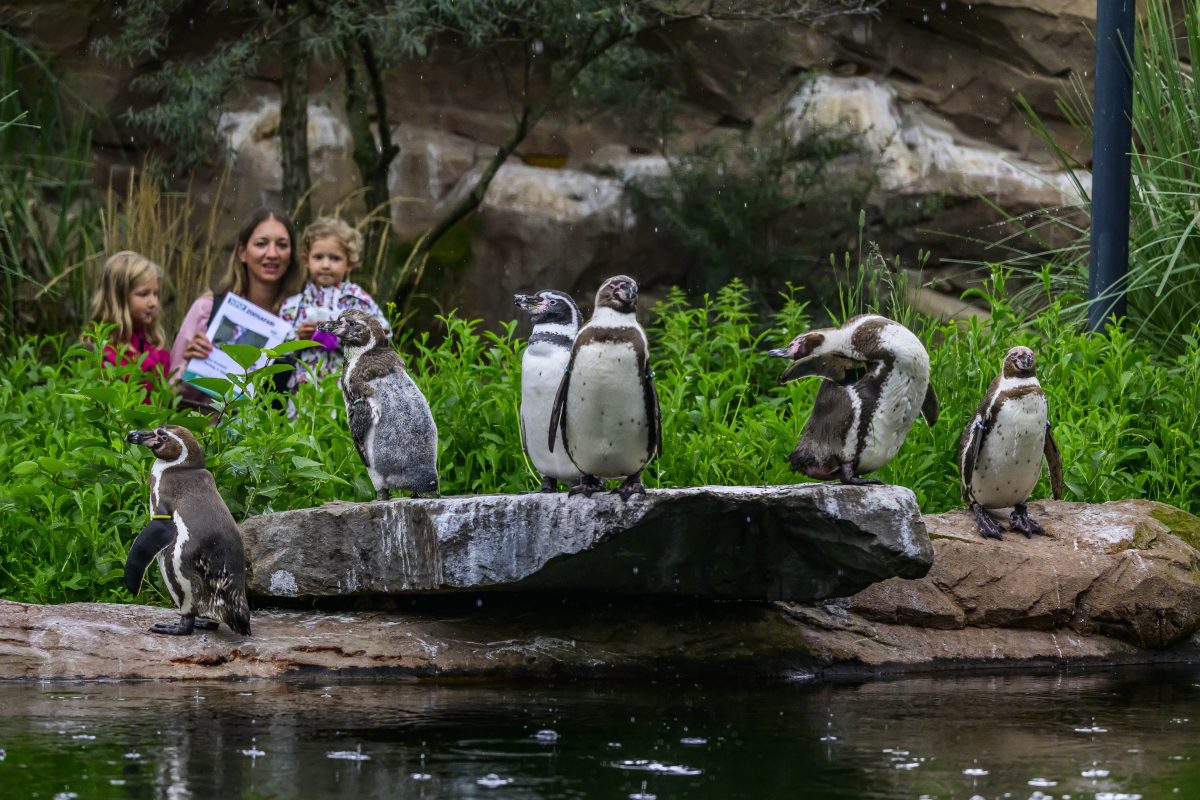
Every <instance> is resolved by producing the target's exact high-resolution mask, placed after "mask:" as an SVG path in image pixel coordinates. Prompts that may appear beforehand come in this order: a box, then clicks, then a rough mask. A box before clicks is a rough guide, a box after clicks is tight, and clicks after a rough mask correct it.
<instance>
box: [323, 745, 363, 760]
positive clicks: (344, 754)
mask: <svg viewBox="0 0 1200 800" xmlns="http://www.w3.org/2000/svg"><path fill="white" fill-rule="evenodd" d="M325 756H326V757H327V758H333V759H338V760H341V761H370V760H371V757H370V756H369V755H367V754H366V753H364V752H363V751H362V745H361V744H360V745H359V746H358V749H357V750H330V751H329V752H328V753H326V754H325Z"/></svg>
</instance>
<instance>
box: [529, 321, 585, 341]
mask: <svg viewBox="0 0 1200 800" xmlns="http://www.w3.org/2000/svg"><path fill="white" fill-rule="evenodd" d="M578 332H579V326H578V325H568V324H566V323H563V322H543V323H541V324H538V325H534V326H533V336H531V337H530V339H531V340H532V339H535V338H537V337H538V336H541V335H543V334H546V335H550V336H566V337H568V338H570V339H574V338H575V334H576V333H578Z"/></svg>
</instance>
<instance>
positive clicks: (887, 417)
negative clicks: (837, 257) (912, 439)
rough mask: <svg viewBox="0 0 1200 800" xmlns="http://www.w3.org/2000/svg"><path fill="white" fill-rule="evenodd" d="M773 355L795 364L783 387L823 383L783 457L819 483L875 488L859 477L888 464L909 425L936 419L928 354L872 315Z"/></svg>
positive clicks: (900, 329)
mask: <svg viewBox="0 0 1200 800" xmlns="http://www.w3.org/2000/svg"><path fill="white" fill-rule="evenodd" d="M770 354H771V355H773V356H779V357H782V358H790V359H792V363H791V365H790V366H788V368H787V369H785V370H784V371H783V374H782V375H780V378H779V379H780V382H781V383H788V382H789V381H794V380H796V379H798V378H804V377H809V376H817V377H820V378H822V379H823V380H822V383H821V387H820V389H818V390H817V398H816V403H815V405H814V407H813V412H812V414H811V415H810V416H809V418H808V423H807V424H806V425H805V426H804V431H803V432H802V433H801V434H800V440H799V442H798V443H797V444H796V449H795V450H793V451H792V453H791V455H789V456H788V459H789V460H790V461H791V464H792V469H794V470H795V471H797V472H803V473H804V474H805V475H808V476H809V477H810V478H815V479H817V480H831V479H835V478H836V479H839V480H841V482H842V483H847V484H854V485H863V484H872V483H880V481H878V480H864V479H862V478H860V477H858V476H860V475H864V474H866V473H868V472H874V471H876V470H879V469H882V468H883V467H884V466H886V465H887V463H888V462H889V461H891V460H892V457H893V456H895V455H896V452H897V451H898V450H899V449H900V445H901V444H903V443H904V437H906V436H907V435H908V431H909V429H910V428H911V427H912V424H913V421H914V420H915V419H916V418H917V415H918V414H920V415H921V416H922V417H923V418H924V419H925V422H926V424H928V425H933V424H934V423H935V422H937V417H938V402H937V395H936V394H935V393H934V391H933V386H932V384H930V382H929V353H927V352H926V351H925V347H924V345H922V344H921V340H920V339H918V338H917V337H916V336H915V335H914V334H913V332H912V331H910V330H909V329H908V328H906V327H904V326H903V325H901V324H900V323H899V322H896V321H894V320H890V319H888V318H887V317H881V316H878V315H875V314H864V315H862V316H858V317H854V318H853V319H851V320H848V321H847V322H846V323H845V324H843V325H842V326H841V327H838V328H821V329H818V330H813V331H809V332H807V333H803V334H801V335H800V336H797V337H796V338H795V339H793V340H792V342H791V344H790V345H788V346H787V347H784V348H779V349H776V350H771V351H770Z"/></svg>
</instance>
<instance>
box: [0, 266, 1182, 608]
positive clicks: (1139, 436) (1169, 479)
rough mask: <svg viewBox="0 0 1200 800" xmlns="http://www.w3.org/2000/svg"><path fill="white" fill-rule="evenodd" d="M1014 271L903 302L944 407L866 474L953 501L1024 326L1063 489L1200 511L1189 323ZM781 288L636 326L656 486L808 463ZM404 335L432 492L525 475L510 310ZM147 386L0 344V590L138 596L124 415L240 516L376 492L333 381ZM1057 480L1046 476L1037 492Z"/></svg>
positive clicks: (868, 295) (799, 314)
mask: <svg viewBox="0 0 1200 800" xmlns="http://www.w3.org/2000/svg"><path fill="white" fill-rule="evenodd" d="M1004 279H1005V276H1004V274H1002V273H996V274H995V276H994V277H993V280H992V282H991V283H989V284H988V287H987V289H986V291H984V292H983V293H982V297H981V298H980V299H981V300H982V301H983V302H986V303H988V304H989V305H990V306H991V309H992V312H993V316H992V320H991V322H990V324H986V325H985V324H983V323H981V322H979V321H977V320H976V321H972V322H970V323H967V324H941V323H936V322H933V321H931V320H927V319H923V318H920V317H916V316H911V317H910V318H909V324H910V325H912V326H913V327H914V329H916V330H918V331H919V333H920V335H921V336H922V338H923V339H924V340H925V342H926V344H927V347H928V348H929V351H930V355H931V359H932V369H933V383H934V387H935V389H936V391H937V393H938V396H939V399H940V401H941V407H942V414H941V418H940V419H939V421H938V423H937V425H936V426H935V427H934V428H932V429H930V428H928V427H926V426H925V425H924V423H923V422H921V421H918V422H917V423H916V424H915V425H914V426H913V429H912V432H911V433H910V434H909V437H908V439H907V441H906V442H905V444H904V446H903V447H902V448H901V449H900V452H899V454H898V455H897V456H896V458H895V459H894V460H893V461H892V463H891V464H889V465H888V466H887V468H885V469H884V470H882V471H881V472H880V473H879V474H878V477H880V478H882V479H883V480H885V481H888V482H891V483H897V484H902V485H905V486H909V487H911V488H912V489H913V490H914V491H915V492H916V495H917V498H918V501H919V502H920V504H921V507H922V508H923V509H924V510H925V511H927V512H938V511H944V510H946V509H950V508H956V507H959V506H960V500H959V496H958V474H957V467H956V465H955V455H956V449H957V444H958V437H959V434H960V433H961V431H962V428H963V426H964V425H965V424H966V423H967V420H968V419H969V418H970V416H971V414H972V413H973V411H974V409H975V406H976V404H977V403H978V402H979V399H980V398H981V397H982V395H983V392H984V390H985V389H986V387H987V384H988V382H989V381H990V380H991V379H992V377H993V376H994V375H995V374H996V372H997V371H998V370H999V369H1000V364H1001V361H1002V359H1003V357H1004V354H1005V352H1006V351H1007V350H1008V348H1010V347H1012V346H1013V345H1015V344H1025V345H1028V346H1030V347H1032V348H1033V349H1034V350H1035V352H1036V353H1037V355H1038V364H1039V366H1038V374H1039V377H1040V379H1041V381H1042V384H1043V386H1044V387H1045V388H1046V391H1047V393H1048V395H1049V397H1050V414H1051V421H1052V423H1053V425H1054V431H1055V435H1056V437H1057V439H1058V442H1059V446H1060V448H1061V449H1062V452H1063V457H1064V466H1065V474H1066V482H1067V487H1068V498H1069V499H1073V500H1086V501H1092V502H1095V501H1103V500H1109V499H1117V498H1126V497H1148V498H1152V499H1155V500H1161V501H1163V502H1167V503H1172V504H1175V505H1178V506H1180V507H1182V508H1185V509H1187V510H1189V511H1192V512H1200V454H1198V453H1197V451H1196V450H1195V447H1194V442H1195V441H1196V439H1197V433H1198V431H1197V424H1196V409H1197V408H1198V407H1200V341H1198V337H1200V330H1196V329H1193V330H1191V331H1189V332H1188V333H1187V334H1184V335H1182V336H1181V343H1182V345H1183V346H1182V348H1181V350H1182V352H1180V353H1177V354H1164V353H1163V352H1161V351H1159V350H1156V349H1153V348H1149V347H1146V346H1144V345H1142V344H1141V343H1139V342H1138V340H1137V339H1136V338H1134V337H1133V336H1131V335H1130V334H1129V333H1128V332H1126V331H1123V330H1114V331H1113V332H1112V335H1111V336H1109V337H1095V336H1089V335H1085V334H1080V333H1078V332H1077V330H1076V329H1075V328H1074V327H1073V326H1071V325H1070V324H1068V323H1066V322H1064V320H1063V317H1062V315H1061V314H1060V313H1059V311H1060V309H1059V308H1058V307H1057V305H1056V303H1055V301H1054V300H1053V299H1047V301H1046V302H1047V303H1048V304H1049V305H1050V306H1051V310H1050V313H1042V314H1039V315H1037V316H1035V317H1033V318H1028V317H1025V316H1023V315H1022V314H1021V313H1019V312H1018V311H1017V310H1016V309H1015V308H1014V307H1013V306H1012V304H1011V303H1010V302H1009V301H1008V300H1007V291H1006V286H1005V281H1004ZM873 297H874V294H873V289H872V288H871V287H864V289H863V290H862V294H861V295H860V299H859V300H858V301H855V302H854V303H848V305H853V306H854V307H852V308H848V310H849V311H850V312H857V311H860V310H863V306H864V305H873V304H874V302H875V301H874V300H873V299H872V298H873ZM781 306H782V308H781V310H780V311H779V312H778V313H776V314H775V315H774V316H772V317H771V318H769V319H766V320H760V319H759V318H758V317H756V316H755V315H754V314H753V313H752V311H751V308H752V305H751V295H750V292H749V291H748V289H747V288H746V287H745V286H744V285H742V284H740V283H738V282H734V283H731V284H730V285H729V286H727V287H725V288H724V289H722V290H721V291H719V292H717V293H716V294H714V295H708V296H704V297H702V298H701V299H699V300H698V301H696V302H695V303H691V302H689V301H688V300H687V299H686V297H685V296H684V295H683V294H682V293H681V292H678V291H676V292H673V293H671V295H670V296H669V297H668V298H667V299H666V301H665V302H663V303H662V304H660V305H659V306H658V308H657V309H656V314H655V316H654V321H653V322H652V324H651V325H650V326H649V328H648V334H649V337H650V341H651V354H652V365H653V368H654V370H655V375H656V382H657V386H658V392H659V399H660V402H661V406H662V416H663V423H664V435H663V452H662V454H661V455H660V456H659V457H658V458H657V459H655V460H654V461H653V462H651V464H650V466H649V467H648V469H647V470H646V473H645V476H644V477H645V479H646V483H647V484H648V485H649V486H657V487H668V486H695V485H705V484H735V485H736V484H786V483H795V482H801V481H804V480H806V479H805V478H803V477H802V476H799V475H797V474H795V473H793V472H791V471H790V469H789V467H788V463H787V454H788V452H789V451H790V450H791V449H792V447H793V446H794V445H795V442H796V438H797V436H798V434H799V431H800V429H801V428H802V427H803V423H804V421H805V418H806V416H807V414H808V412H809V409H810V408H811V403H812V398H813V395H814V393H815V391H816V385H815V381H812V380H807V381H797V382H794V383H790V384H787V385H786V386H781V385H779V384H778V375H779V372H780V371H781V370H782V367H783V362H782V361H780V360H779V359H775V358H771V357H770V356H768V355H767V354H766V350H767V349H768V348H770V347H776V346H781V345H782V344H784V343H785V342H787V341H788V340H790V339H791V338H792V337H793V336H795V335H796V334H797V333H798V332H800V331H802V330H804V329H806V328H807V327H809V326H810V325H812V324H813V323H812V321H811V319H810V316H809V313H808V310H807V309H806V308H805V307H804V306H803V305H802V304H801V303H798V302H797V301H796V300H795V297H794V295H793V294H791V293H788V294H785V295H784V297H783V298H782V300H781ZM398 344H399V346H400V348H401V350H402V352H403V354H404V356H405V358H406V361H407V364H408V368H409V371H410V372H411V374H412V375H413V377H414V379H415V380H416V381H417V383H418V384H419V385H420V387H421V388H422V390H423V391H424V392H425V394H426V396H427V397H428V398H429V401H430V406H431V408H432V410H433V415H434V418H435V419H436V420H437V423H438V431H439V442H438V446H439V470H440V473H441V488H442V491H443V493H444V494H448V495H455V494H474V493H482V492H519V491H530V490H533V489H536V488H537V487H538V485H539V481H538V477H537V475H536V474H535V473H534V471H533V469H532V467H531V466H530V464H529V463H528V462H527V460H526V458H525V456H524V454H523V453H522V450H521V444H520V433H519V429H518V423H517V411H518V405H519V402H520V386H519V373H520V356H521V352H522V343H521V342H520V341H519V340H518V339H517V338H516V337H515V325H513V324H509V325H507V326H505V327H504V328H503V329H501V330H500V331H496V332H492V331H483V330H481V329H480V327H479V325H478V323H477V322H475V321H469V320H464V319H461V318H459V317H457V316H455V315H453V314H451V315H448V316H445V317H443V318H441V320H440V322H439V330H437V331H434V332H432V333H422V334H416V333H413V332H412V331H410V330H405V331H402V332H401V333H400V335H399V337H398ZM39 353H43V354H45V353H48V354H49V357H48V358H47V357H44V356H43V357H39ZM125 375H129V376H131V377H132V380H130V381H128V382H126V381H125V380H122V377H124V376H125ZM143 396H144V393H143V390H142V387H141V383H140V375H139V374H138V373H137V372H136V370H134V369H131V368H122V369H120V370H116V371H114V370H112V369H105V368H104V367H103V366H102V365H101V363H100V359H99V356H98V355H97V354H96V352H95V351H92V350H88V349H86V348H82V347H79V346H77V345H74V344H72V343H71V342H70V341H68V340H67V339H66V337H64V336H54V337H43V338H41V339H25V340H22V341H21V342H20V343H19V344H18V346H17V347H16V349H15V350H14V352H13V353H12V354H11V355H9V356H7V357H5V358H3V359H2V360H0V597H6V598H13V599H21V600H28V601H38V602H58V601H64V600H111V601H127V600H129V599H130V598H129V597H128V595H127V594H126V593H125V592H124V590H123V589H122V588H121V565H122V564H123V562H124V558H125V554H126V552H127V551H128V547H129V544H130V542H131V541H132V539H133V537H134V536H135V535H136V534H137V532H138V531H139V530H141V528H142V526H144V525H145V523H146V520H147V517H146V515H147V511H146V492H147V490H146V475H147V471H148V469H149V460H150V459H149V455H148V454H147V453H145V452H144V451H142V450H140V449H138V448H134V447H132V446H129V445H127V444H125V443H124V441H123V437H124V434H125V432H126V431H127V430H129V429H131V428H138V427H148V426H152V425H157V424H163V423H166V422H172V421H173V422H178V423H180V424H184V425H187V426H189V427H191V428H192V429H193V430H196V431H198V432H200V434H201V436H202V437H203V442H204V444H205V449H206V453H207V456H208V462H209V466H210V468H211V469H212V470H213V472H214V474H215V475H216V477H217V482H218V485H219V486H220V489H221V493H222V495H223V496H224V498H225V500H226V502H227V503H228V504H229V507H230V509H231V510H232V511H233V513H234V515H235V516H236V517H237V518H239V519H242V518H245V517H247V516H249V515H252V514H258V513H262V512H265V511H270V510H282V509H287V508H299V507H307V506H313V505H318V504H320V503H322V502H325V501H327V500H333V499H342V500H359V501H361V500H369V499H371V498H372V497H373V494H374V493H373V491H372V489H371V485H370V481H369V480H368V478H367V475H366V471H365V469H364V468H363V466H362V464H361V462H360V461H359V458H358V455H357V453H356V452H355V450H354V447H353V445H352V443H351V441H350V437H349V434H348V432H347V430H346V427H345V422H344V419H343V410H342V400H341V396H340V392H339V390H338V388H337V386H336V384H335V383H334V381H333V380H331V379H327V380H326V381H324V382H321V383H315V384H306V385H304V386H303V387H302V388H301V389H300V392H299V394H297V396H296V398H295V404H296V408H297V411H298V412H299V414H298V417H297V418H296V419H294V420H292V419H288V418H287V417H286V416H285V415H283V414H280V413H279V412H278V411H276V410H274V409H273V408H271V406H270V404H269V402H267V398H265V397H264V398H262V401H261V402H256V403H251V404H249V405H248V406H246V407H245V408H243V409H242V411H241V412H240V414H239V415H238V416H237V417H236V418H235V419H233V420H232V421H231V422H230V424H229V425H227V426H225V427H223V428H221V429H214V428H212V427H211V426H210V425H209V424H208V420H207V418H204V417H200V416H198V415H195V414H193V413H191V412H184V411H181V410H179V409H177V408H175V407H174V406H173V405H172V403H173V402H174V398H173V397H172V395H171V394H170V392H169V391H168V390H166V389H161V388H160V389H158V390H156V392H155V394H154V396H153V398H152V399H153V403H152V404H150V405H144V404H143V403H142V399H143ZM1048 493H1049V492H1048V487H1046V486H1045V485H1044V484H1043V485H1041V486H1039V487H1038V489H1037V490H1036V492H1035V496H1037V497H1044V496H1047V495H1048ZM575 502H587V501H586V500H583V499H578V500H576V501H575ZM635 502H636V501H635Z"/></svg>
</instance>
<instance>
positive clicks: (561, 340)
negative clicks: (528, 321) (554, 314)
mask: <svg viewBox="0 0 1200 800" xmlns="http://www.w3.org/2000/svg"><path fill="white" fill-rule="evenodd" d="M574 341H575V337H574V336H572V335H569V334H566V333H547V332H543V331H537V332H535V333H534V334H533V336H530V337H529V343H530V344H552V345H554V346H556V347H561V348H563V349H567V348H569V347H570V346H571V343H572V342H574Z"/></svg>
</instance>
